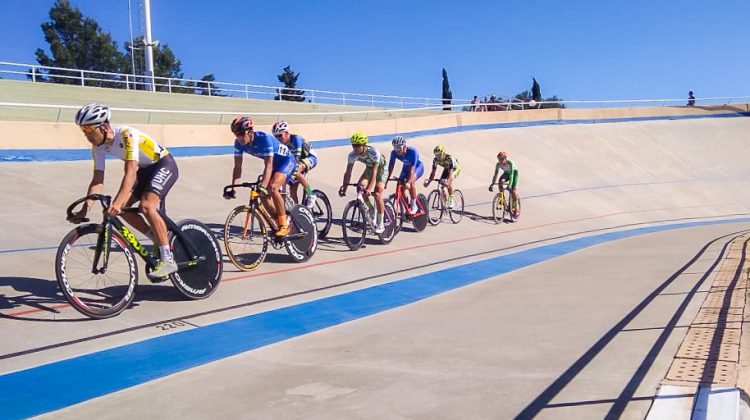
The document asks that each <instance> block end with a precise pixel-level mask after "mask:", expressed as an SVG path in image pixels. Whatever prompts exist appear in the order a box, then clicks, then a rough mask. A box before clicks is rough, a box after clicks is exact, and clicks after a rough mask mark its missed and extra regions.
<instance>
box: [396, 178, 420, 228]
mask: <svg viewBox="0 0 750 420" xmlns="http://www.w3.org/2000/svg"><path fill="white" fill-rule="evenodd" d="M388 181H396V182H397V184H396V193H395V194H391V196H390V197H389V198H388V199H389V200H390V202H391V203H392V204H393V208H394V210H395V211H396V231H397V232H398V231H400V230H401V228H402V227H403V225H404V221H407V220H408V221H410V222H411V223H412V225H414V230H416V231H417V232H421V231H423V230H424V229H425V228H426V227H427V223H428V218H429V217H428V216H429V211H430V209H429V207H428V206H427V197H425V196H424V194H421V193H420V194H417V212H416V213H413V214H412V213H411V212H410V211H409V207H410V206H409V202H408V201H407V200H406V196H405V195H404V183H403V182H401V180H400V179H398V178H388ZM386 187H387V184H386Z"/></svg>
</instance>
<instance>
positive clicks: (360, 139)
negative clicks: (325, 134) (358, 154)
mask: <svg viewBox="0 0 750 420" xmlns="http://www.w3.org/2000/svg"><path fill="white" fill-rule="evenodd" d="M349 141H351V142H352V145H358V144H362V145H363V144H367V134H365V133H363V132H361V131H357V132H356V133H354V134H352V137H351V138H350V139H349Z"/></svg>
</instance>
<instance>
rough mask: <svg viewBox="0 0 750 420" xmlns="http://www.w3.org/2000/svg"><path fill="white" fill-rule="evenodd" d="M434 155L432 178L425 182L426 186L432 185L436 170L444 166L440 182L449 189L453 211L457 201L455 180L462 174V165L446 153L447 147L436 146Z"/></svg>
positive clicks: (450, 205) (449, 206)
mask: <svg viewBox="0 0 750 420" xmlns="http://www.w3.org/2000/svg"><path fill="white" fill-rule="evenodd" d="M432 153H433V154H434V155H435V158H434V159H433V160H432V172H430V177H429V178H427V179H426V180H425V182H424V186H425V188H427V187H428V186H429V185H430V181H432V180H433V179H434V177H435V170H437V167H438V165H439V166H442V167H443V173H442V174H441V175H440V181H439V182H440V184H441V185H445V187H446V188H447V189H448V200H447V201H448V203H447V204H448V208H450V209H452V208H453V206H454V205H455V199H454V197H453V180H454V179H456V178H457V177H458V174H460V173H461V165H459V164H458V159H456V158H454V157H453V156H451V155H449V154H448V153H446V151H445V147H443V146H441V145H439V144H438V145H437V146H435V148H434V149H433V150H432Z"/></svg>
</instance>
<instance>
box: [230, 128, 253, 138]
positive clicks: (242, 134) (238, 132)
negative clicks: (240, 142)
mask: <svg viewBox="0 0 750 420" xmlns="http://www.w3.org/2000/svg"><path fill="white" fill-rule="evenodd" d="M252 132H253V130H252V129H250V130H245V131H233V132H232V133H234V135H235V136H237V137H240V136H244V135H245V133H252Z"/></svg>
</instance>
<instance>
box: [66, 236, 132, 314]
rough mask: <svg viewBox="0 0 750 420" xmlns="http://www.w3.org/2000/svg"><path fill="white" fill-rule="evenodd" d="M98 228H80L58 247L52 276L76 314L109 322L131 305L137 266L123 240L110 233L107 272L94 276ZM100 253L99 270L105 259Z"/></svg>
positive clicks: (107, 249) (107, 248)
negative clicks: (53, 275) (107, 319)
mask: <svg viewBox="0 0 750 420" xmlns="http://www.w3.org/2000/svg"><path fill="white" fill-rule="evenodd" d="M98 227H99V225H97V224H88V225H83V226H79V227H77V228H75V229H73V230H72V231H70V233H68V234H67V235H66V236H65V238H64V239H63V240H62V242H61V243H60V246H59V247H58V249H57V255H56V256H55V276H56V277H57V283H58V285H59V286H60V290H61V291H62V293H63V295H65V298H66V299H67V300H68V302H70V305H71V306H72V307H73V308H74V309H75V310H76V311H78V312H80V313H82V314H83V315H86V316H88V317H90V318H94V319H103V318H111V317H113V316H116V315H118V314H120V313H121V312H122V311H124V310H125V309H126V308H127V307H128V306H130V304H131V303H132V302H133V298H134V297H135V288H136V285H137V284H138V265H137V264H136V260H135V258H133V253H132V252H131V250H130V248H129V247H128V245H127V242H126V241H125V239H124V238H123V237H122V236H121V235H120V234H119V233H118V232H117V231H114V230H113V231H112V240H111V241H110V243H109V245H108V246H107V247H105V248H106V251H107V252H109V256H108V262H107V270H106V271H105V272H103V273H94V272H92V271H93V269H94V257H95V253H96V250H97V241H98V240H99V233H98V232H97V229H98ZM103 253H104V250H103V251H102V256H101V257H100V262H99V266H98V267H96V268H97V269H100V268H101V264H102V262H103V261H104V259H105V256H104V255H103Z"/></svg>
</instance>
